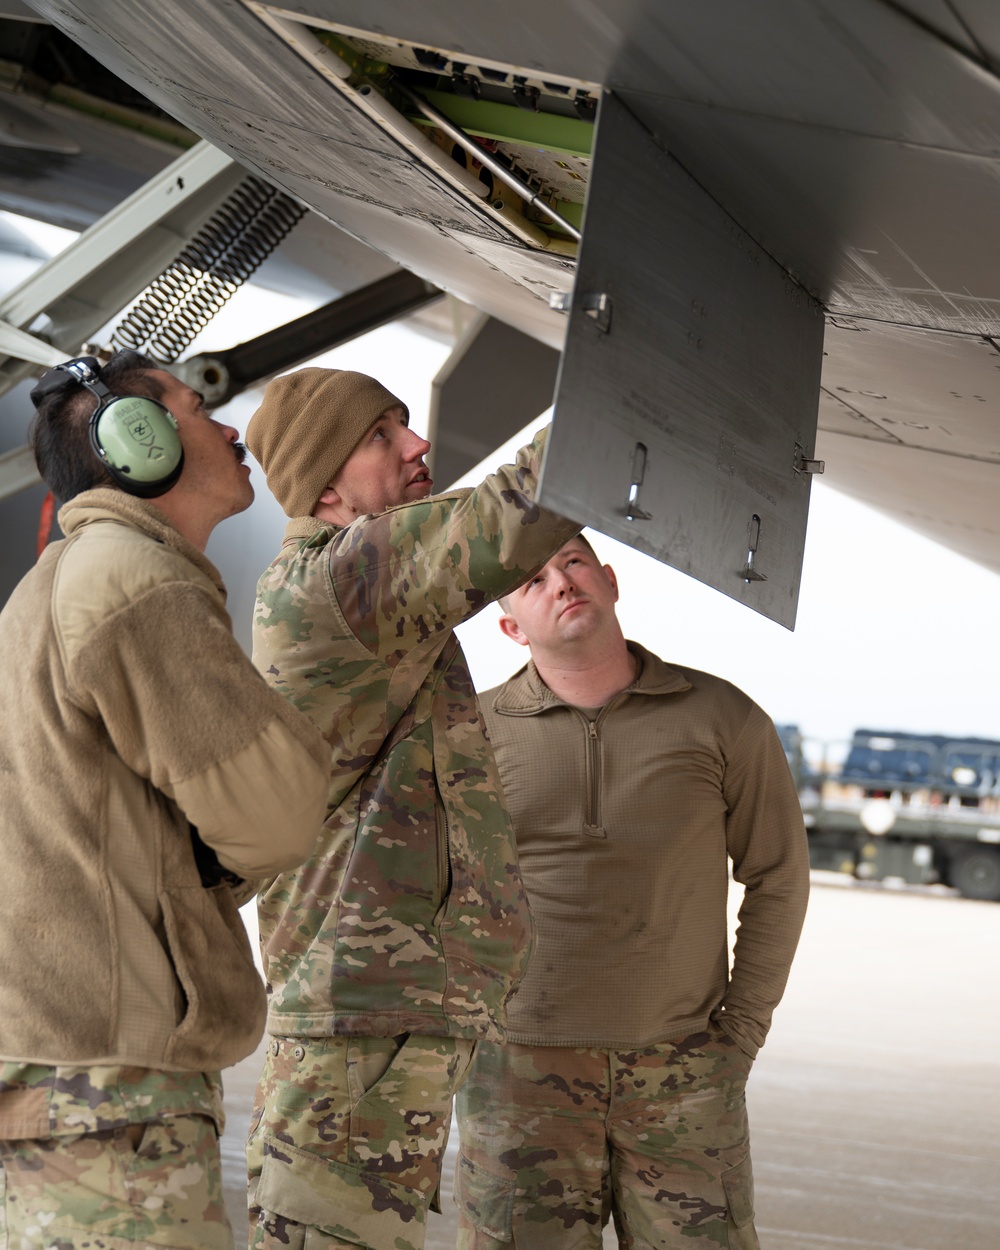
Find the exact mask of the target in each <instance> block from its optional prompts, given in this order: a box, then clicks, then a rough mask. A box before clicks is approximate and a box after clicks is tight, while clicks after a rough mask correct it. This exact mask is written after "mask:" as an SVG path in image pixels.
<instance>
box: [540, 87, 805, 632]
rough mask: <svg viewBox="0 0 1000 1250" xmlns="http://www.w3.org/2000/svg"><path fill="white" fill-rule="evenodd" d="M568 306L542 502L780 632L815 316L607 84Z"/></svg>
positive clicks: (801, 541)
mask: <svg viewBox="0 0 1000 1250" xmlns="http://www.w3.org/2000/svg"><path fill="white" fill-rule="evenodd" d="M568 312H569V325H568V327H567V337H566V345H565V349H564V351H563V355H562V360H561V363H560V369H559V377H558V381H557V386H556V403H555V414H554V419H553V428H552V432H551V436H550V441H549V445H548V450H547V453H546V458H545V464H544V469H543V475H542V482H541V491H540V499H541V502H542V503H544V504H545V505H546V506H547V507H550V508H552V509H554V510H555V511H558V512H561V513H563V514H564V515H566V516H569V517H572V518H573V519H574V520H578V521H581V522H582V523H584V524H586V525H591V526H593V527H594V528H595V529H597V530H600V531H601V532H602V533H605V534H609V535H611V536H612V537H614V538H617V539H620V540H621V541H622V542H626V543H628V544H629V545H630V546H633V547H636V548H638V549H639V550H640V551H644V552H646V553H647V554H649V555H652V556H655V557H656V558H657V559H658V560H662V561H663V562H664V563H666V564H669V565H671V566H672V567H674V568H676V569H679V570H681V571H682V572H684V573H688V574H690V575H691V576H692V577H695V578H697V579H698V580H699V581H702V582H705V583H706V584H707V585H709V586H712V587H714V588H715V589H716V590H720V591H722V593H723V594H726V595H729V596H730V597H731V598H733V599H737V600H739V601H740V602H741V603H744V604H746V605H747V606H748V607H750V608H753V609H754V610H755V611H758V612H761V613H763V614H764V615H765V616H768V617H770V618H771V619H773V620H775V621H778V622H779V623H780V624H782V625H785V626H787V627H788V628H789V629H791V628H792V627H793V626H794V623H795V611H796V606H797V602H798V587H799V578H800V574H801V569H802V554H803V548H804V545H805V530H806V518H807V513H808V507H809V485H810V478H811V475H812V473H814V472H816V471H819V470H821V468H822V466H821V465H820V464H819V463H818V462H817V461H815V460H814V459H813V457H814V449H815V438H816V414H817V407H818V399H819V379H820V369H821V362H822V355H823V310H822V308H821V306H820V305H819V303H818V302H817V301H816V300H815V299H813V297H812V296H811V295H809V293H808V292H806V291H805V290H804V289H803V288H802V287H801V286H799V285H798V284H797V283H796V282H795V281H794V280H793V279H792V278H791V277H790V276H789V275H788V274H787V273H786V272H785V270H784V269H782V267H781V266H780V265H779V264H778V263H777V262H776V261H775V260H774V259H772V257H771V256H769V255H768V254H767V253H766V252H765V251H764V250H763V249H762V248H761V247H759V246H758V244H757V243H755V242H754V240H753V239H752V238H751V237H750V236H749V235H748V234H747V233H746V231H744V230H743V229H742V228H741V227H740V226H739V225H738V224H737V223H736V222H735V221H734V220H733V219H732V218H731V217H730V216H729V215H728V214H727V213H726V212H725V211H724V209H723V208H722V207H721V206H720V205H719V204H718V203H717V202H716V201H715V200H713V199H712V197H711V196H710V195H709V194H708V193H707V192H706V191H705V190H704V189H703V188H702V187H701V186H700V185H699V184H698V183H697V182H696V181H695V180H694V179H693V178H692V177H691V176H690V175H689V174H688V173H687V172H686V171H685V170H684V169H683V168H682V167H681V166H680V165H679V164H678V162H677V161H676V160H675V159H674V158H673V157H672V156H671V155H670V154H669V153H668V152H667V151H665V150H664V149H663V148H662V147H661V146H660V145H659V143H658V142H657V141H656V139H655V138H654V137H653V136H652V135H651V134H650V133H649V132H648V131H647V130H646V129H645V128H644V127H643V126H642V125H641V124H640V122H639V121H638V120H637V119H636V118H635V117H634V116H633V115H632V113H631V112H630V111H629V109H628V108H627V107H626V106H625V104H624V103H623V102H622V101H621V100H620V99H619V98H618V97H617V96H615V95H614V94H610V93H609V94H606V95H605V96H604V97H603V99H602V102H601V108H600V116H599V119H598V126H597V135H596V141H595V151H594V163H593V169H592V173H591V185H590V188H589V191H588V195H587V204H586V209H585V215H584V227H583V241H582V244H581V249H580V257H579V261H578V264H577V271H576V280H575V283H574V289H573V292H572V296H571V298H570V299H569V300H568Z"/></svg>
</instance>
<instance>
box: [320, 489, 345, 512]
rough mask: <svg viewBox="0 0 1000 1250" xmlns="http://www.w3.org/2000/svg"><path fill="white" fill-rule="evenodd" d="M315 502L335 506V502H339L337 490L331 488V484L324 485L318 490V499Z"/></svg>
mask: <svg viewBox="0 0 1000 1250" xmlns="http://www.w3.org/2000/svg"><path fill="white" fill-rule="evenodd" d="M316 502H317V503H328V504H330V505H331V507H334V508H335V507H336V506H337V504H338V503H340V496H339V495H338V494H337V492H336V491H335V490H334V489H333V487H332V486H325V487H324V488H323V489H322V490H321V491H320V493H319V499H317V500H316Z"/></svg>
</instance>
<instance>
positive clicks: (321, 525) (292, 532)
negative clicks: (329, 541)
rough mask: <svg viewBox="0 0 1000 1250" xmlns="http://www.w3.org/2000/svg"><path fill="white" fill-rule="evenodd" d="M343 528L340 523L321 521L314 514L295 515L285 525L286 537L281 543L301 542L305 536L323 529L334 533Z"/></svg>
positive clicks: (310, 536) (312, 534) (311, 535)
mask: <svg viewBox="0 0 1000 1250" xmlns="http://www.w3.org/2000/svg"><path fill="white" fill-rule="evenodd" d="M341 528H342V527H341V526H339V525H334V523H333V522H332V521H319V520H317V519H316V517H314V516H297V517H293V518H292V519H291V520H290V521H289V522H288V524H287V525H286V526H285V537H284V538H283V539H282V540H281V545H282V546H284V545H285V543H301V542H302V540H303V539H304V538H307V539H308V538H312V537H313V536H314V535H316V534H318V533H320V531H321V530H325V531H326V532H327V533H330V534H332V533H333V532H334V531H336V530H338V529H341Z"/></svg>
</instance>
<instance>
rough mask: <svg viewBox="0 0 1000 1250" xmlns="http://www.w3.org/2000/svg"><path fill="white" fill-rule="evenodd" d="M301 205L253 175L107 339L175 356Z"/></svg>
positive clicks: (168, 359)
mask: <svg viewBox="0 0 1000 1250" xmlns="http://www.w3.org/2000/svg"><path fill="white" fill-rule="evenodd" d="M306 211H307V210H306V209H305V208H303V207H302V205H301V204H299V203H297V202H296V201H295V200H293V199H292V198H291V197H290V196H288V195H285V194H284V193H283V192H281V191H278V190H277V189H276V188H275V187H272V186H271V185H270V184H269V183H267V182H264V180H263V179H262V178H257V177H254V176H253V175H251V176H250V177H249V178H247V179H246V180H245V181H244V182H242V183H241V184H240V185H239V186H238V187H237V188H236V190H235V191H234V192H233V193H232V194H231V195H230V196H229V198H228V199H227V200H225V202H224V203H223V204H222V205H221V207H220V208H219V209H218V210H217V211H216V212H215V213H214V214H213V215H212V216H211V217H210V218H209V220H208V221H207V222H206V223H205V225H204V226H203V227H202V228H201V230H199V231H198V233H197V234H196V235H195V237H194V238H193V239H192V240H191V242H190V243H189V244H188V245H187V247H185V248H184V250H183V251H182V252H181V253H180V255H179V256H178V257H177V258H176V260H174V261H172V262H171V263H170V265H168V266H167V268H166V269H165V270H164V271H163V273H161V274H160V276H159V277H158V278H154V280H153V281H152V282H151V283H150V285H149V286H148V287H147V288H146V291H145V293H144V294H143V295H142V296H141V297H140V298H139V300H138V302H137V303H136V304H135V305H134V306H133V307H132V308H131V309H130V311H129V312H128V314H127V315H126V316H125V317H124V318H123V319H122V321H121V322H120V323H119V325H118V326H117V327H116V329H115V331H114V333H113V334H112V335H111V345H112V346H113V347H115V348H132V349H133V350H136V351H146V352H147V353H148V354H149V355H150V356H152V357H153V359H154V360H157V361H159V362H160V363H162V364H171V363H173V361H175V360H176V359H177V358H178V357H179V356H180V354H181V353H182V352H183V351H184V349H185V348H186V347H187V346H188V344H189V343H190V342H191V340H192V339H193V338H194V337H195V336H196V335H197V334H198V333H199V331H201V330H203V329H204V328H205V326H207V325H208V323H209V322H210V321H211V320H212V318H213V317H214V316H215V314H216V313H217V312H218V311H219V309H220V308H222V306H223V304H225V303H226V301H227V300H229V299H230V298H231V297H232V296H233V295H234V294H235V293H236V292H237V291H238V290H239V288H240V287H241V286H242V285H243V283H244V282H246V280H247V279H248V278H249V277H250V276H251V274H253V273H254V272H255V271H256V270H257V269H258V268H259V266H260V265H261V264H262V263H263V262H264V261H265V260H266V259H267V258H268V256H270V254H271V253H272V252H273V251H274V249H275V248H276V247H277V246H278V244H279V243H281V241H282V240H283V239H284V238H285V237H286V236H287V235H288V233H289V231H290V230H291V229H292V228H293V227H294V226H295V225H297V224H298V222H299V221H301V220H302V218H303V217H304V216H305V214H306Z"/></svg>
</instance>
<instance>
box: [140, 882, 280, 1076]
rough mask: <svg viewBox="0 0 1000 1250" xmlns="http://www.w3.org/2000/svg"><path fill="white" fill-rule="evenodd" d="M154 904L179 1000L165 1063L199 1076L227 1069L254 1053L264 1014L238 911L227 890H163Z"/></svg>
mask: <svg viewBox="0 0 1000 1250" xmlns="http://www.w3.org/2000/svg"><path fill="white" fill-rule="evenodd" d="M159 901H160V906H161V908H162V910H163V924H164V928H165V930H166V937H167V950H168V953H169V955H170V958H171V961H172V962H173V966H174V972H175V973H176V976H177V980H178V982H179V983H180V987H181V990H182V992H183V995H184V999H185V1011H184V1015H183V1017H182V1019H181V1021H180V1023H179V1024H178V1026H177V1028H176V1029H174V1031H173V1032H172V1033H171V1034H170V1037H169V1038H168V1039H167V1044H166V1047H165V1048H164V1055H163V1057H164V1061H165V1062H166V1063H168V1064H170V1065H171V1066H172V1067H178V1068H185V1069H193V1070H195V1071H203V1072H204V1071H211V1070H213V1069H215V1068H226V1067H229V1066H230V1065H231V1064H234V1063H237V1062H239V1060H240V1059H243V1058H245V1057H246V1056H247V1055H249V1054H250V1053H251V1052H252V1051H253V1049H254V1047H255V1046H256V1045H257V1042H258V1041H259V1040H260V1037H261V1034H262V1033H263V1031H264V1018H265V1015H266V1010H267V1006H266V1000H265V996H264V987H263V985H262V983H261V980H260V977H259V976H258V974H257V970H256V968H255V967H254V963H253V956H252V954H251V951H250V942H249V939H248V938H247V935H246V930H245V929H244V928H243V922H242V920H241V919H240V915H239V912H238V911H237V909H236V904H235V902H234V901H233V898H232V895H231V894H230V892H229V890H228V888H227V887H226V886H219V887H217V888H216V889H214V890H206V889H204V888H203V887H202V886H189V887H180V888H175V889H168V890H165V891H164V892H163V893H162V894H161V895H160V899H159Z"/></svg>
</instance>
